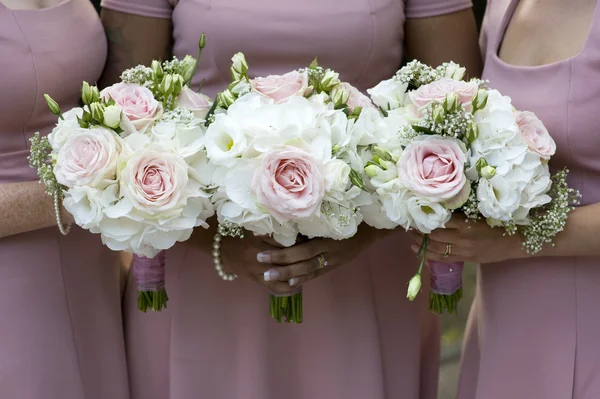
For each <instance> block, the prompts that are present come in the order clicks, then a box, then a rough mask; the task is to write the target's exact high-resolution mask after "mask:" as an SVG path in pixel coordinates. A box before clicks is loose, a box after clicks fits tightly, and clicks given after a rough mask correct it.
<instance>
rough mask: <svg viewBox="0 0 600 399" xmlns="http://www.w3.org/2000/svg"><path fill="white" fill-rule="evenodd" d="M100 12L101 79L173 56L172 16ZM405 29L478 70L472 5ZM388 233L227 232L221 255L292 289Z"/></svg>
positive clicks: (433, 53) (234, 266) (420, 51)
mask: <svg viewBox="0 0 600 399" xmlns="http://www.w3.org/2000/svg"><path fill="white" fill-rule="evenodd" d="M101 15H102V21H103V23H104V26H105V29H106V31H107V35H108V41H109V56H108V65H107V68H106V71H105V75H104V77H103V79H102V83H103V84H104V85H107V84H111V83H114V82H116V81H117V80H118V77H119V75H120V73H121V71H123V70H124V69H126V68H130V67H132V66H135V65H137V64H139V63H144V64H149V63H150V61H151V60H152V59H165V58H167V57H170V56H171V51H170V50H171V33H172V26H171V22H170V21H168V20H164V19H154V18H144V17H138V16H133V15H129V14H124V13H121V12H117V11H112V10H103V11H102V14H101ZM448 32H452V34H451V35H450V34H448ZM405 34H406V46H407V52H408V53H409V57H410V58H416V59H419V60H421V61H422V62H425V63H428V64H432V65H438V64H440V63H442V62H446V61H449V60H453V61H455V62H457V63H460V64H462V65H463V66H465V67H466V68H467V70H468V72H469V73H470V74H471V75H472V76H479V74H480V73H481V58H480V55H479V48H478V46H477V29H476V25H475V20H474V17H473V14H472V12H471V10H466V11H461V12H456V13H452V14H449V15H444V16H439V17H433V18H421V19H409V20H407V21H406V26H405ZM209 223H210V222H209ZM214 225H216V223H214V222H213V223H211V226H214ZM213 229H214V227H213ZM213 234H214V230H213V231H212V232H211V231H208V232H207V231H198V232H195V233H194V236H193V238H192V239H191V240H190V241H188V243H189V244H190V245H195V246H197V247H200V248H201V249H203V250H205V251H211V250H212V237H213ZM387 234H390V231H378V230H375V229H372V228H370V227H368V226H366V225H364V226H361V227H360V228H359V231H358V233H357V234H356V235H355V236H354V237H353V238H352V239H349V240H344V241H335V240H328V239H313V240H310V241H304V242H301V243H298V244H296V245H295V246H293V247H291V248H285V249H281V248H278V246H277V245H276V243H274V242H273V241H271V240H269V239H267V238H257V237H253V236H252V234H246V237H245V238H244V239H243V241H244V242H243V243H240V242H239V240H237V241H236V248H237V250H236V251H227V250H226V249H225V248H228V247H229V246H230V245H231V246H233V245H234V243H233V242H231V244H230V239H228V238H225V239H224V240H223V242H222V248H223V250H222V251H221V255H222V260H223V264H224V265H225V267H227V268H229V269H230V270H229V271H231V272H234V273H236V274H237V275H238V276H241V277H245V278H248V279H250V280H252V281H256V282H257V283H259V284H262V285H266V286H267V287H268V288H269V289H270V290H271V291H275V292H278V293H290V292H293V291H295V290H296V289H297V286H298V285H301V284H302V283H305V282H307V281H309V280H312V279H314V278H317V277H318V276H320V275H323V274H325V273H328V272H330V271H331V270H334V269H335V268H337V267H339V266H342V265H344V264H347V263H349V262H351V261H352V260H353V259H354V258H355V257H356V256H357V255H358V254H360V253H361V252H363V251H365V250H366V249H367V248H368V247H369V246H370V245H371V244H372V243H373V242H375V241H376V240H378V239H381V238H382V237H384V236H385V235H387ZM321 254H323V256H324V257H325V259H326V260H327V267H324V268H321V269H319V260H318V256H319V255H321ZM274 265H278V266H275V267H274ZM266 272H268V273H266ZM265 280H266V281H265Z"/></svg>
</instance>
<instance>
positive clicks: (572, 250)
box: [413, 0, 600, 263]
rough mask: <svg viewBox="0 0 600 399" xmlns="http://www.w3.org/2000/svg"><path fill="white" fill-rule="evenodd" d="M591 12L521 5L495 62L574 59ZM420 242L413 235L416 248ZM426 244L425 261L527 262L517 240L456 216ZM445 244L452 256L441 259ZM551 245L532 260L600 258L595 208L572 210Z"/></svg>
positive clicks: (528, 1)
mask: <svg viewBox="0 0 600 399" xmlns="http://www.w3.org/2000/svg"><path fill="white" fill-rule="evenodd" d="M594 7H596V1H595V0H575V1H573V2H563V1H560V0H521V1H520V2H519V5H518V6H517V8H516V9H515V13H514V15H513V18H512V20H511V22H510V24H509V26H508V27H507V30H506V35H505V37H504V40H503V43H502V45H501V48H500V51H499V56H500V58H501V59H503V60H504V61H505V62H507V63H510V64H513V65H521V66H537V65H544V64H548V63H552V62H557V61H560V60H564V59H567V58H569V57H573V56H575V55H576V54H578V53H579V52H580V51H581V49H582V48H583V46H584V43H585V40H586V38H587V36H588V32H589V29H590V24H591V22H592V15H593V11H594ZM523 38H526V39H523ZM421 239H422V237H421V236H420V235H418V234H415V240H416V242H418V244H420V242H421ZM430 240H431V241H430V244H429V248H428V258H429V259H433V260H438V261H449V262H455V261H468V262H475V263H492V262H500V261H505V260H510V259H519V258H527V257H531V255H528V254H527V253H526V252H524V251H523V250H521V247H520V242H521V241H520V238H519V237H518V236H507V235H505V234H504V230H503V229H501V228H491V227H489V226H488V225H487V224H486V223H485V222H478V223H465V221H464V217H459V216H455V217H454V218H453V219H452V221H451V222H450V223H448V225H447V229H443V230H438V231H434V232H433V233H431V235H430ZM448 243H450V244H452V255H451V256H449V257H444V256H443V253H444V251H445V250H446V245H447V244H448ZM554 243H555V246H553V247H552V246H546V247H545V248H544V249H543V250H542V251H540V252H539V253H537V254H536V255H533V256H535V257H539V256H598V255H600V203H596V204H592V205H587V206H581V207H579V208H577V209H576V210H574V211H573V212H572V213H571V214H570V215H569V219H568V222H567V225H566V227H565V230H564V231H563V232H561V233H560V234H558V235H557V236H556V237H555V239H554ZM416 250H418V245H415V246H414V247H413V251H415V252H416Z"/></svg>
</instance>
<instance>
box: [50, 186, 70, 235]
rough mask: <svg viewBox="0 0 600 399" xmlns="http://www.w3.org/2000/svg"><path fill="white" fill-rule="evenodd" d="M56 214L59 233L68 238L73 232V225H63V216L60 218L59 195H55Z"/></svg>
mask: <svg viewBox="0 0 600 399" xmlns="http://www.w3.org/2000/svg"><path fill="white" fill-rule="evenodd" d="M54 213H55V214H56V225H57V226H58V231H60V234H62V235H63V236H66V235H67V234H69V232H70V231H71V223H69V224H68V225H66V226H65V225H63V222H62V216H60V201H59V199H58V193H54Z"/></svg>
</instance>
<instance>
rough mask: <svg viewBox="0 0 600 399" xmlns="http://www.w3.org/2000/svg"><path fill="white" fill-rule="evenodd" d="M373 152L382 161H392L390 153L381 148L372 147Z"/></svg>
mask: <svg viewBox="0 0 600 399" xmlns="http://www.w3.org/2000/svg"><path fill="white" fill-rule="evenodd" d="M373 152H374V153H375V154H376V155H377V156H378V157H379V158H380V159H381V160H383V161H391V160H392V156H391V155H390V153H389V152H387V151H386V150H384V149H383V148H381V147H378V146H375V147H373ZM378 163H379V162H378Z"/></svg>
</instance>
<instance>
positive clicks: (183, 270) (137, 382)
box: [103, 0, 470, 399]
mask: <svg viewBox="0 0 600 399" xmlns="http://www.w3.org/2000/svg"><path fill="white" fill-rule="evenodd" d="M136 4H143V5H144V6H145V7H146V10H147V7H150V6H151V5H152V4H153V5H154V9H155V11H156V10H161V9H163V7H165V5H166V4H167V3H166V2H165V1H158V2H157V1H156V0H152V1H151V0H105V1H104V2H103V5H104V6H105V7H108V8H112V9H115V10H121V11H126V12H133V10H134V7H135V5H136ZM421 4H423V5H425V4H426V5H432V4H440V5H444V6H442V7H440V8H439V9H438V10H439V12H440V13H441V12H444V11H450V10H453V9H454V8H455V7H456V6H457V5H458V4H460V7H462V8H467V7H469V5H470V2H469V1H463V0H461V1H453V0H450V1H439V0H436V1H433V0H431V1H423V2H420V1H412V2H410V3H409V5H408V7H410V8H414V9H415V10H416V9H417V8H418V7H419V5H421ZM404 7H405V3H404V2H403V1H401V0H330V1H323V0H305V1H302V2H298V1H292V0H284V1H282V0H260V1H248V0H219V1H210V0H181V1H180V2H179V4H178V5H177V6H176V7H175V8H174V10H173V12H172V19H173V24H174V33H173V35H174V39H175V42H174V53H175V55H177V56H179V57H181V56H184V55H186V54H195V53H196V48H197V41H198V39H199V37H200V34H201V33H202V32H205V33H206V34H207V46H206V49H205V51H204V54H203V59H202V61H201V63H200V71H199V73H198V74H197V75H196V76H195V77H194V81H193V82H194V84H195V85H198V84H199V83H200V81H201V80H204V81H205V83H204V86H203V87H204V90H205V92H206V93H207V94H210V95H214V94H215V93H216V92H217V91H219V90H222V89H223V88H224V87H225V85H226V84H227V83H228V80H229V72H228V71H229V65H230V59H231V56H232V55H233V54H234V53H235V52H237V51H243V52H244V53H245V54H246V57H247V60H248V63H249V64H250V73H251V75H252V76H266V75H269V74H280V73H284V72H287V71H289V70H291V69H296V68H299V67H302V66H306V65H308V64H309V63H310V62H311V61H312V60H313V59H314V57H315V56H317V57H318V58H319V61H320V63H321V64H322V65H325V66H328V67H332V68H334V69H336V70H337V71H338V72H340V75H341V78H342V79H344V80H347V81H348V82H350V83H352V84H354V85H356V86H357V87H358V88H359V89H361V90H362V91H363V92H364V91H365V90H366V89H367V88H370V87H373V86H375V85H376V84H377V83H378V82H379V81H381V80H383V79H387V78H389V77H391V76H392V75H393V74H394V72H395V71H396V70H397V68H398V66H399V65H400V63H401V56H402V47H401V44H402V40H403V36H404V33H403V23H404V21H405V16H404ZM137 10H139V11H135V12H137V13H139V14H141V15H149V14H146V13H145V12H146V11H144V9H143V8H137ZM161 15H162V16H164V17H168V16H169V15H168V13H164V14H161ZM411 243H412V239H411V238H410V237H409V235H408V234H407V233H405V232H402V231H399V232H398V233H396V234H395V235H393V236H391V237H389V238H387V239H385V240H382V241H381V242H378V243H377V244H376V245H374V246H373V247H372V248H371V249H370V250H369V251H368V252H366V253H363V254H362V255H361V256H360V258H358V259H357V260H356V261H354V262H352V264H349V265H345V266H343V267H341V268H340V269H339V270H336V271H334V272H332V273H330V274H328V275H326V276H324V277H321V278H319V279H317V280H315V281H313V282H310V283H309V284H307V285H306V286H305V287H304V323H303V324H302V325H299V326H296V325H285V324H284V325H278V324H276V323H275V322H274V321H273V320H271V318H270V317H269V314H268V307H269V297H268V294H267V290H266V289H264V288H262V287H260V286H259V285H257V284H256V283H252V282H247V281H245V280H237V281H234V282H224V281H221V280H220V279H219V277H218V275H217V274H216V273H215V271H214V267H213V265H212V257H211V256H210V255H207V254H204V253H202V252H200V251H198V250H196V249H193V248H189V247H188V246H186V245H185V244H184V245H178V246H177V247H176V248H174V249H173V250H170V251H169V252H168V254H167V276H166V277H167V290H168V293H169V297H170V301H169V304H168V309H167V310H166V311H165V312H163V313H162V314H142V313H140V312H139V311H138V310H137V308H136V295H135V291H134V290H133V288H130V289H129V290H128V297H127V304H126V323H127V325H126V329H127V344H128V355H129V361H130V378H131V380H132V383H131V385H132V391H131V392H132V397H133V398H134V399H167V398H171V399H188V398H189V399H192V398H200V397H202V398H222V399H238V398H244V399H280V398H286V399H320V398H327V399H365V398H369V399H392V398H393V399H395V398H402V399H435V398H436V392H437V376H438V364H439V334H440V333H439V321H438V318H437V317H435V316H433V315H432V314H430V313H428V312H427V311H426V307H427V305H428V303H427V302H428V292H427V288H425V290H424V292H423V293H422V294H421V295H419V297H418V300H417V301H416V302H414V303H411V302H409V301H408V300H407V299H406V288H407V282H408V281H409V279H410V278H411V277H412V275H413V274H414V272H415V271H416V269H417V259H416V258H415V256H414V253H413V252H412V251H411V250H410V244H411ZM228 245H229V244H228ZM228 250H229V251H232V250H235V247H233V246H232V247H230V248H225V247H224V248H223V251H228ZM424 281H429V278H427V277H426V278H424ZM131 287H133V286H131Z"/></svg>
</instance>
